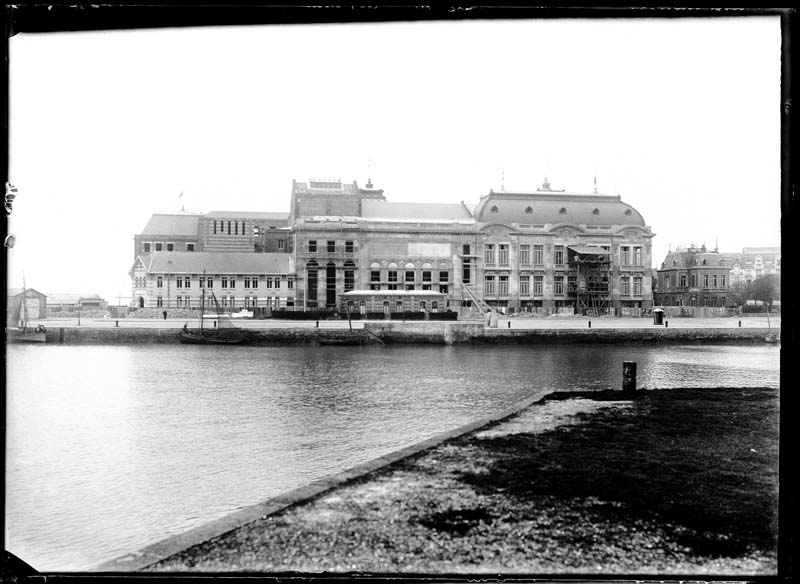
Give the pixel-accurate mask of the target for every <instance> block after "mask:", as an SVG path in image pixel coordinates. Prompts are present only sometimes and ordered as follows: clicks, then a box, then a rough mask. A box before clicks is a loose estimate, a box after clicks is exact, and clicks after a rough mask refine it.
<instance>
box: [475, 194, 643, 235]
mask: <svg viewBox="0 0 800 584" xmlns="http://www.w3.org/2000/svg"><path fill="white" fill-rule="evenodd" d="M475 219H476V220H477V221H481V222H484V223H494V222H498V223H508V224H514V223H516V224H520V223H521V224H548V223H549V224H556V223H572V224H575V225H637V226H640V227H645V222H644V218H643V217H642V215H641V214H640V213H639V212H638V211H637V210H636V209H634V208H633V207H631V206H630V205H628V204H626V203H623V202H622V200H621V198H620V197H619V196H613V195H596V194H579V193H564V192H556V191H553V192H548V191H543V192H534V193H512V192H506V191H502V192H499V193H495V192H493V191H492V192H490V193H489V194H488V195H485V196H483V197H481V200H480V202H479V203H478V206H477V208H476V209H475Z"/></svg>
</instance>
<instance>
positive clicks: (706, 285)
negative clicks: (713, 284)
mask: <svg viewBox="0 0 800 584" xmlns="http://www.w3.org/2000/svg"><path fill="white" fill-rule="evenodd" d="M703 288H708V274H703Z"/></svg>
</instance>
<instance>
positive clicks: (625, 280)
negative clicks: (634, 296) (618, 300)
mask: <svg viewBox="0 0 800 584" xmlns="http://www.w3.org/2000/svg"><path fill="white" fill-rule="evenodd" d="M619 286H620V294H622V295H623V296H630V295H631V279H630V278H629V277H622V278H620V279H619Z"/></svg>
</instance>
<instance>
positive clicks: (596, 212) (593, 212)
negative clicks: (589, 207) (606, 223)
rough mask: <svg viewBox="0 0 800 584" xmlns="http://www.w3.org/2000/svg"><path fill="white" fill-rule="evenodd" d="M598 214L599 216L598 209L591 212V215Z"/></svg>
mask: <svg viewBox="0 0 800 584" xmlns="http://www.w3.org/2000/svg"><path fill="white" fill-rule="evenodd" d="M599 214H600V209H598V208H597V207H595V208H594V210H593V211H592V215H599Z"/></svg>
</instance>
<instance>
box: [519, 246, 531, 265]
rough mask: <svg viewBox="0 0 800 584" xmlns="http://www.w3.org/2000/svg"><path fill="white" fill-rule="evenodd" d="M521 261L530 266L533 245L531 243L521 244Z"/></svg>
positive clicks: (522, 263)
mask: <svg viewBox="0 0 800 584" xmlns="http://www.w3.org/2000/svg"><path fill="white" fill-rule="evenodd" d="M519 263H520V264H521V265H523V266H529V265H530V263H531V246H530V245H527V244H526V245H520V246H519Z"/></svg>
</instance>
